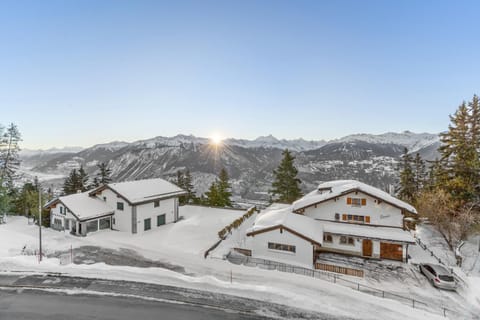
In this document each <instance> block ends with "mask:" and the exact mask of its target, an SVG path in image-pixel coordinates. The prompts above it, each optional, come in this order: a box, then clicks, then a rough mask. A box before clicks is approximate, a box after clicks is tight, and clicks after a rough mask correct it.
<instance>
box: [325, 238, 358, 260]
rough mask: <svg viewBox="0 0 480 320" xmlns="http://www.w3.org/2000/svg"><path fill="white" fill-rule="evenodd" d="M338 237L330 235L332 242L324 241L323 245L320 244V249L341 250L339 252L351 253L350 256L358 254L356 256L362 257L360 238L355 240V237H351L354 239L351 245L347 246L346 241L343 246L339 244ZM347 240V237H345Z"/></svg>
mask: <svg viewBox="0 0 480 320" xmlns="http://www.w3.org/2000/svg"><path fill="white" fill-rule="evenodd" d="M324 234H328V233H324ZM340 237H341V236H340V235H336V234H332V240H333V241H332V242H326V241H323V244H322V247H323V248H326V249H335V250H341V251H345V252H348V253H351V254H358V255H362V248H363V247H362V239H361V238H357V237H353V236H352V238H353V239H354V241H353V245H351V244H348V241H347V243H345V244H341V243H340ZM346 237H347V238H348V237H349V236H346Z"/></svg>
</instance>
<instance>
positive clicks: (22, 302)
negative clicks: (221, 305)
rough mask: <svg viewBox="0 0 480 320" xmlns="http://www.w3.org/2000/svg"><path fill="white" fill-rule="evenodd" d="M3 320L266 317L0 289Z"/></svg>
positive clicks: (112, 299)
mask: <svg viewBox="0 0 480 320" xmlns="http://www.w3.org/2000/svg"><path fill="white" fill-rule="evenodd" d="M0 319H1V320H10V319H12V320H27V319H28V320H30V319H31V320H43V319H45V320H47V319H48V320H57V319H58V320H65V319H68V320H84V319H89V320H93V319H102V320H103V319H112V320H124V319H125V320H131V319H134V320H135V319H141V320H148V319H157V320H158V319H161V320H168V319H172V320H173V319H175V320H179V319H184V320H189V319H199V320H201V319H212V320H215V319H225V320H229V319H246V320H247V319H264V318H262V317H259V316H255V315H246V314H239V313H227V312H225V311H222V310H218V309H213V308H203V307H198V306H192V305H186V304H173V303H164V302H158V301H146V300H140V299H131V298H123V297H109V296H79V295H74V296H66V295H60V294H56V293H48V292H42V291H27V290H25V291H23V292H21V293H17V292H16V291H0Z"/></svg>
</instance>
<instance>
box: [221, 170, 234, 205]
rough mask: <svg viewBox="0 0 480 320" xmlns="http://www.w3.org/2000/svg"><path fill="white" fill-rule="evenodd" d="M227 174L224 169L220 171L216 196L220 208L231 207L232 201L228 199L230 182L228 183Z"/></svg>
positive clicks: (230, 194)
mask: <svg viewBox="0 0 480 320" xmlns="http://www.w3.org/2000/svg"><path fill="white" fill-rule="evenodd" d="M228 180H229V177H228V172H227V170H226V169H225V168H222V170H220V174H219V181H218V183H217V186H218V195H219V200H220V207H231V206H232V201H231V200H230V197H231V196H232V192H231V191H230V190H231V186H230V182H229V181H228Z"/></svg>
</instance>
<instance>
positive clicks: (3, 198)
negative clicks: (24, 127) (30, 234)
mask: <svg viewBox="0 0 480 320" xmlns="http://www.w3.org/2000/svg"><path fill="white" fill-rule="evenodd" d="M20 141H21V136H20V132H19V130H18V128H17V126H16V125H15V124H13V123H12V124H10V125H9V126H8V128H7V129H6V130H5V129H4V127H2V126H1V125H0V215H2V214H3V215H5V214H6V213H7V212H8V211H9V210H10V207H11V205H12V203H11V202H12V199H13V196H14V193H15V187H14V180H15V178H16V176H15V173H16V171H17V169H18V168H19V166H20V158H19V155H18V152H19V151H20V147H19V142H20ZM1 220H2V219H0V221H1Z"/></svg>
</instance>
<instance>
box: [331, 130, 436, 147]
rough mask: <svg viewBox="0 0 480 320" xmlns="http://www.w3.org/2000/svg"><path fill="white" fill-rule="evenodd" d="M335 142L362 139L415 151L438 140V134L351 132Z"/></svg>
mask: <svg viewBox="0 0 480 320" xmlns="http://www.w3.org/2000/svg"><path fill="white" fill-rule="evenodd" d="M334 141H336V142H354V141H364V142H368V143H373V144H398V145H401V146H404V147H406V148H408V150H409V151H410V152H415V151H417V150H419V149H422V148H425V147H427V146H429V145H432V144H434V143H438V142H439V141H440V137H439V135H438V134H431V133H413V132H410V131H404V132H402V133H396V132H387V133H383V134H379V135H374V134H365V133H360V134H353V135H349V136H346V137H343V138H340V139H338V140H334Z"/></svg>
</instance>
